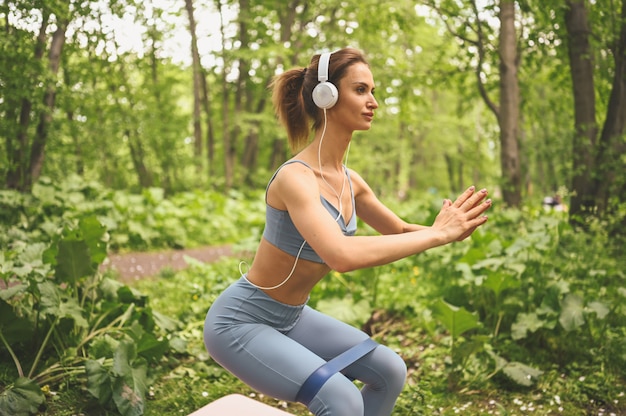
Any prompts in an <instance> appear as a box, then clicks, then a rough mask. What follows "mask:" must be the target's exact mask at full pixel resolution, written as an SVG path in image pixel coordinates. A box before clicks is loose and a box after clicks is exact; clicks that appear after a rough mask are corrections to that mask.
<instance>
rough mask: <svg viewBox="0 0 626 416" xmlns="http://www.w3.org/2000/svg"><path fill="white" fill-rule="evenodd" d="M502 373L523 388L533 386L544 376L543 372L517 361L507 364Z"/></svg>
mask: <svg viewBox="0 0 626 416" xmlns="http://www.w3.org/2000/svg"><path fill="white" fill-rule="evenodd" d="M502 371H503V372H504V374H506V375H507V376H508V377H509V378H510V379H511V380H513V381H515V382H516V383H517V384H519V385H521V386H526V387H529V386H532V385H533V383H534V382H535V380H536V379H537V378H538V377H539V376H540V375H542V374H543V371H541V370H538V369H536V368H533V367H530V366H528V365H526V364H522V363H519V362H516V361H513V362H510V363H507V364H506V365H505V366H504V367H503V368H502Z"/></svg>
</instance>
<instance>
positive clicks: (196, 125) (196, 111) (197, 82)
mask: <svg viewBox="0 0 626 416" xmlns="http://www.w3.org/2000/svg"><path fill="white" fill-rule="evenodd" d="M185 8H186V9H187V14H188V16H189V33H190V34H191V59H192V68H193V138H194V153H195V159H196V163H197V164H198V165H197V170H198V171H200V170H201V169H202V119H201V93H202V68H201V65H200V53H199V52H198V36H197V34H196V20H195V18H194V15H193V10H194V9H193V0H185Z"/></svg>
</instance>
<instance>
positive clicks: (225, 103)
mask: <svg viewBox="0 0 626 416" xmlns="http://www.w3.org/2000/svg"><path fill="white" fill-rule="evenodd" d="M217 7H218V11H219V14H220V34H221V37H222V63H223V67H222V74H221V75H222V80H221V81H222V143H223V146H224V180H225V187H226V189H230V188H231V187H232V185H233V172H234V167H235V161H234V155H235V153H234V148H233V143H232V138H231V126H230V118H229V115H230V114H229V102H230V99H229V88H228V80H227V74H228V70H229V65H228V59H227V56H226V55H227V53H226V31H225V27H224V11H223V10H222V2H221V1H218V2H217Z"/></svg>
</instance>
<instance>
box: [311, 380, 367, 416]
mask: <svg viewBox="0 0 626 416" xmlns="http://www.w3.org/2000/svg"><path fill="white" fill-rule="evenodd" d="M309 410H310V411H311V412H312V413H313V414H314V415H315V416H329V415H332V416H362V415H363V413H364V411H365V410H364V404H363V396H362V395H361V392H360V391H359V389H358V388H357V387H356V386H355V385H354V383H352V382H351V381H350V380H349V379H348V378H347V377H346V376H344V375H343V374H341V373H337V374H335V375H334V376H332V377H331V378H329V379H328V381H327V382H326V383H325V384H324V385H323V386H322V388H321V389H320V391H319V392H318V393H317V395H316V396H315V398H314V399H313V400H312V401H311V403H310V404H309Z"/></svg>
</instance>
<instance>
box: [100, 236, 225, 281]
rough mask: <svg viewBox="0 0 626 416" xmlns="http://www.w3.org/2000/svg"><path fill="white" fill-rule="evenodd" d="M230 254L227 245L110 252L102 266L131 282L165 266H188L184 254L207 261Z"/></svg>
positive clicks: (172, 267)
mask: <svg viewBox="0 0 626 416" xmlns="http://www.w3.org/2000/svg"><path fill="white" fill-rule="evenodd" d="M231 254H232V251H231V249H230V246H228V245H224V246H215V247H213V246H211V247H199V248H193V249H185V250H167V251H157V252H146V253H124V254H111V255H110V256H109V258H108V259H107V260H106V261H105V262H104V264H103V265H102V267H103V268H104V269H105V270H106V269H113V270H116V271H117V272H118V273H119V274H120V279H121V280H122V281H126V282H131V281H134V280H139V279H142V278H145V277H149V276H154V275H156V274H158V273H159V271H161V269H164V268H166V267H167V268H170V269H173V270H181V269H184V268H185V267H187V266H188V265H187V262H186V261H185V259H184V257H185V256H189V257H193V258H194V259H197V260H200V261H202V262H205V263H209V262H212V261H215V260H218V259H219V258H220V257H225V256H230V255H231Z"/></svg>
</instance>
